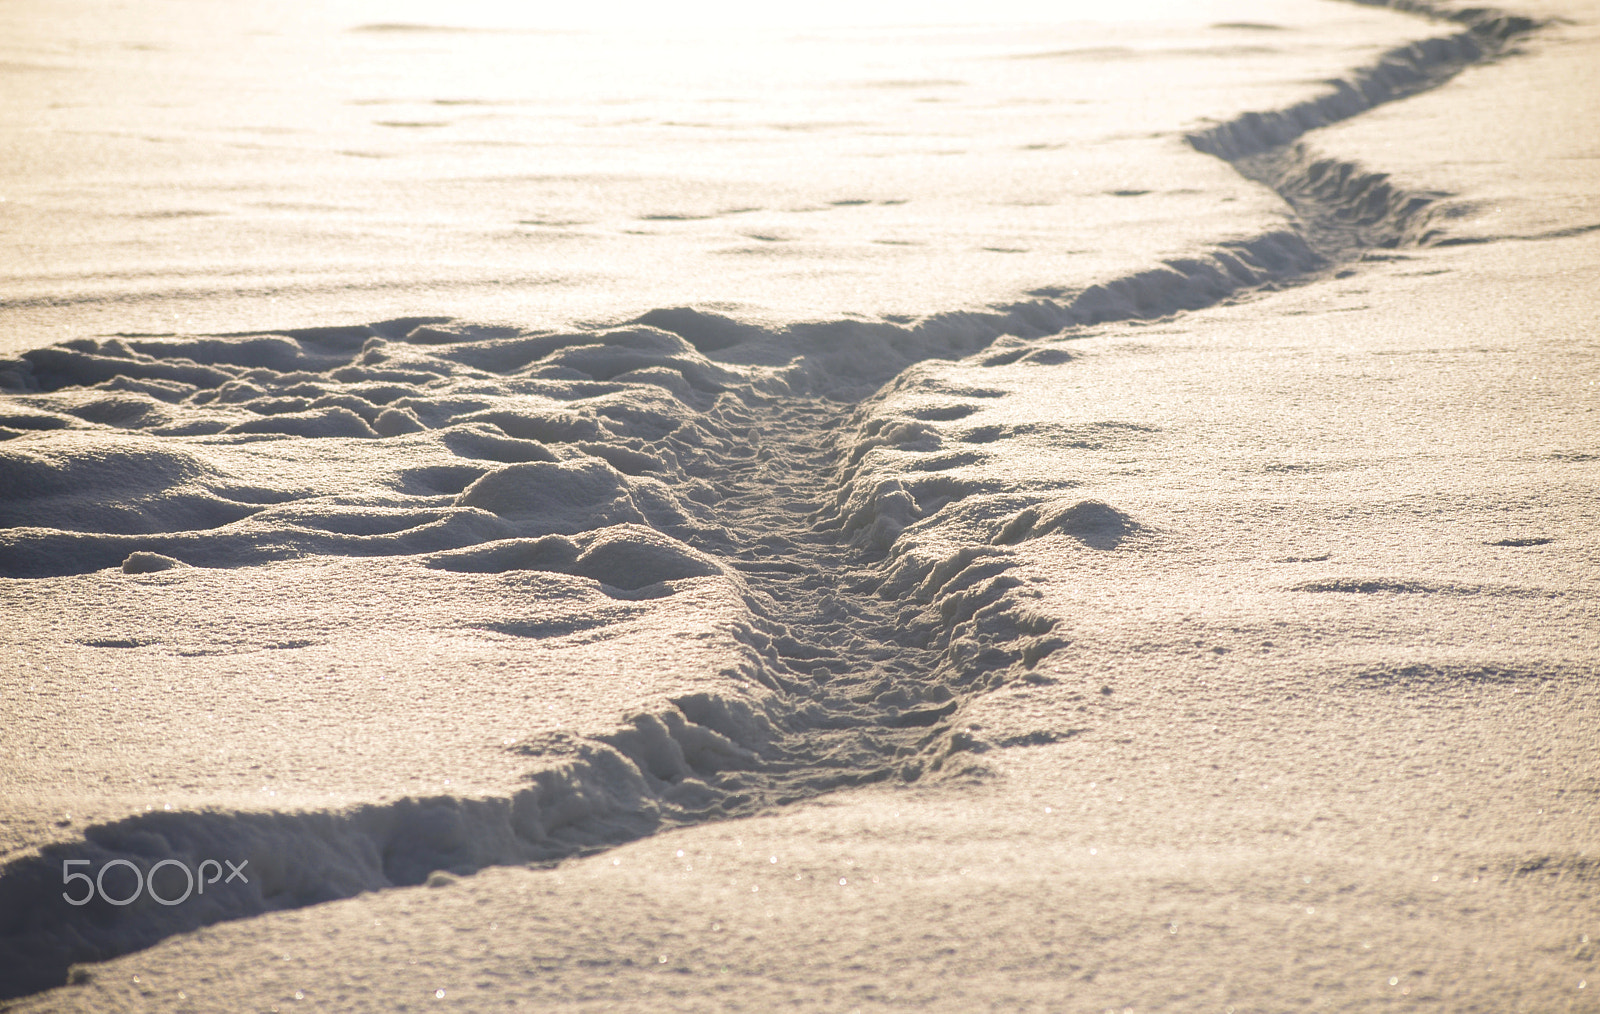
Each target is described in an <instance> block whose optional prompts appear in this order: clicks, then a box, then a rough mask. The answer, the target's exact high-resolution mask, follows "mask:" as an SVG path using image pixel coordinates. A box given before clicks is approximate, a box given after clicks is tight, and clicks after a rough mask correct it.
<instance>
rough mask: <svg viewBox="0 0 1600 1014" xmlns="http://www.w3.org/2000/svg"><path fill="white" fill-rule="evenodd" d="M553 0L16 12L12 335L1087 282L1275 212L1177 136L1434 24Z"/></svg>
mask: <svg viewBox="0 0 1600 1014" xmlns="http://www.w3.org/2000/svg"><path fill="white" fill-rule="evenodd" d="M539 6H540V8H541V13H539V14H532V13H528V12H519V11H516V10H513V9H512V8H511V5H494V4H476V5H475V4H448V5H446V4H421V3H414V4H408V5H394V4H386V3H367V4H361V3H335V4H327V5H322V4H315V5H313V4H294V5H285V4H277V3H251V2H229V3H199V2H182V0H161V2H157V3H150V4H138V5H129V6H118V5H110V4H94V3H78V2H63V3H48V4H45V3H38V4H35V3H11V4H7V5H6V6H5V8H4V9H3V10H0V61H3V62H0V81H3V82H4V89H5V94H6V102H5V103H4V108H3V109H0V137H3V139H4V144H0V180H4V183H3V184H0V197H3V198H5V201H4V203H3V204H0V227H3V229H4V230H5V233H6V235H7V237H8V239H7V242H6V244H5V246H4V248H3V249H0V347H10V348H13V349H15V348H19V347H24V346H32V345H38V344H43V343H44V342H46V341H54V340H59V339H62V338H68V337H76V336H78V335H80V334H82V333H84V332H85V331H90V330H92V331H98V332H128V331H172V330H178V331H202V332H224V331H237V330H249V329H261V328H282V327H306V326H326V325H329V324H338V323H364V322H367V321H370V320H375V319H382V318H385V317H396V316H404V315H426V316H435V315H447V316H455V317H466V318H470V319H474V320H486V319H505V320H509V321H511V322H513V323H516V324H519V325H524V326H535V325H537V326H562V325H565V324H569V323H571V322H572V321H574V320H599V319H605V320H614V319H622V318H626V317H630V316H633V315H635V314H638V313H641V312H644V311H645V310H648V309H651V308H653V307H659V306H671V305H680V304H685V303H694V304H715V305H718V306H722V307H725V308H729V309H733V310H736V311H737V312H739V313H741V314H744V315H747V316H759V317H762V318H767V319H777V320H793V319H809V318H817V317H821V318H825V319H833V318H836V317H838V316H840V315H842V314H849V313H859V314H867V315H878V314H883V313H897V314H907V315H912V316H920V315H922V314H926V313H931V312H938V311H941V310H953V309H958V308H962V307H967V306H974V305H982V304H984V303H987V302H989V301H992V300H994V299H997V298H1015V297H1017V296H1020V295H1021V294H1023V293H1025V292H1028V291H1029V290H1032V289H1035V288H1039V287H1047V286H1062V285H1081V284H1083V283H1084V282H1085V281H1087V280H1092V279H1096V278H1099V277H1103V276H1107V275H1114V274H1118V273H1125V272H1127V271H1130V270H1135V269H1139V268H1144V267H1147V266H1149V265H1150V264H1151V263H1153V262H1154V261H1155V260H1157V259H1159V258H1160V257H1163V256H1174V255H1181V254H1185V253H1189V252H1191V251H1192V250H1193V248H1195V247H1196V246H1197V245H1200V244H1209V243H1215V242H1217V241H1220V240H1223V239H1228V238H1238V237H1240V236H1246V235H1251V234H1253V233H1254V232H1257V231H1259V227H1260V223H1261V222H1262V221H1263V220H1265V219H1271V218H1273V217H1274V216H1277V215H1279V214H1280V212H1279V211H1278V205H1277V204H1276V202H1275V201H1273V200H1271V199H1270V195H1265V194H1263V193H1261V191H1260V189H1259V188H1257V187H1254V186H1251V185H1249V184H1247V183H1245V182H1243V181H1241V180H1239V179H1238V178H1237V176H1236V175H1234V174H1233V173H1231V172H1230V171H1229V170H1228V169H1227V168H1226V167H1225V166H1222V165H1219V164H1217V163H1216V162H1215V161H1214V160H1210V159H1206V158H1203V157H1199V156H1197V155H1196V154H1195V153H1194V152H1192V151H1190V150H1189V149H1187V148H1186V147H1184V146H1183V145H1182V144H1180V143H1179V141H1178V138H1179V136H1180V134H1181V132H1182V131H1183V130H1185V129H1188V128H1192V127H1194V126H1196V125H1198V124H1201V123H1203V122H1204V121H1205V120H1206V119H1208V118H1214V119H1225V118H1228V117H1230V116H1233V115H1235V114H1237V113H1239V112H1242V111H1245V110H1248V109H1263V108H1273V107H1276V106H1279V105H1281V104H1283V101H1284V100H1285V99H1286V98H1292V97H1299V96H1300V95H1303V94H1304V93H1306V92H1307V91H1310V90H1313V89H1315V88H1317V87H1318V85H1319V82H1321V81H1322V80H1323V79H1325V78H1329V77H1332V76H1335V75H1337V74H1339V73H1340V72H1342V71H1344V70H1346V69H1347V68H1349V67H1350V66H1353V65H1355V64H1358V63H1360V62H1361V61H1362V60H1363V59H1364V58H1367V57H1370V56H1371V55H1372V54H1374V53H1375V52H1377V51H1378V50H1379V49H1381V48H1385V47H1388V46H1392V45H1395V44H1397V43H1399V42H1401V41H1404V40H1408V39H1411V38H1416V37H1419V36H1420V35H1422V34H1425V30H1424V29H1423V26H1421V25H1419V23H1418V22H1416V21H1415V20H1414V19H1408V18H1402V17H1400V16H1397V15H1395V14H1392V13H1389V12H1386V11H1373V10H1364V9H1361V8H1356V7H1349V6H1342V5H1335V4H1329V3H1314V2H1311V0H1294V2H1288V3H1285V2H1281V0H1280V2H1263V0H1239V2H1231V3H1228V2H1221V0H1214V2H1207V3H1170V2H1169V3H1161V2H1155V0H1147V2H1144V3H1133V4H1118V5H1116V9H1115V10H1114V11H1106V10H1103V9H1100V8H1099V7H1098V5H1087V4H1065V5H1042V4H1036V5H1032V6H1031V7H1030V6H1029V5H1025V4H999V5H984V10H983V12H982V13H981V14H974V13H973V12H971V11H967V12H965V13H964V14H960V15H959V16H958V15H957V14H956V13H954V12H952V11H946V10H941V9H938V8H934V9H932V10H930V11H922V12H919V11H917V10H907V9H904V8H900V9H896V8H893V7H885V6H877V7H875V6H874V5H871V4H866V5H861V6H860V7H859V9H857V8H854V7H852V10H851V14H852V15H853V16H852V17H850V18H848V19H845V20H846V24H845V25H844V26H843V27H829V25H830V23H836V22H837V20H838V19H840V18H841V17H842V12H840V11H838V10H834V11H829V10H828V9H824V10H823V11H822V12H820V13H819V14H817V15H815V16H814V17H813V18H812V19H810V21H807V20H805V19H800V20H798V21H797V20H795V17H797V16H792V17H791V18H790V23H778V24H773V23H771V22H772V21H773V20H778V21H780V22H781V21H782V19H774V18H772V17H768V18H766V19H765V21H766V23H764V24H763V23H757V24H754V25H744V26H741V25H729V24H723V23H720V21H719V19H718V18H716V17H715V16H713V14H712V13H711V12H709V11H704V10H701V11H699V12H696V11H695V10H694V9H691V10H690V11H688V12H686V16H685V17H684V18H683V19H682V20H679V19H678V18H677V17H676V16H672V17H668V16H665V15H662V14H660V13H656V14H654V15H652V16H650V17H648V18H647V19H645V20H644V21H640V20H638V19H636V18H630V17H628V16H625V15H628V14H629V13H632V14H638V13H640V12H639V11H637V10H632V11H630V10H628V9H623V10H615V9H609V8H601V9H600V10H599V11H596V12H592V13H590V14H589V15H588V17H589V19H590V22H589V23H588V24H583V23H575V21H574V19H575V18H576V16H575V15H567V16H564V17H561V18H560V19H559V20H557V21H555V22H554V26H553V27H551V22H550V21H549V20H546V19H545V16H544V14H543V13H542V9H543V7H544V6H546V5H539ZM841 6H842V5H841ZM830 16H831V17H832V18H833V19H834V20H833V21H830ZM977 17H981V18H982V19H983V20H981V21H978V22H977V23H974V18H977ZM663 22H665V23H663Z"/></svg>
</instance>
